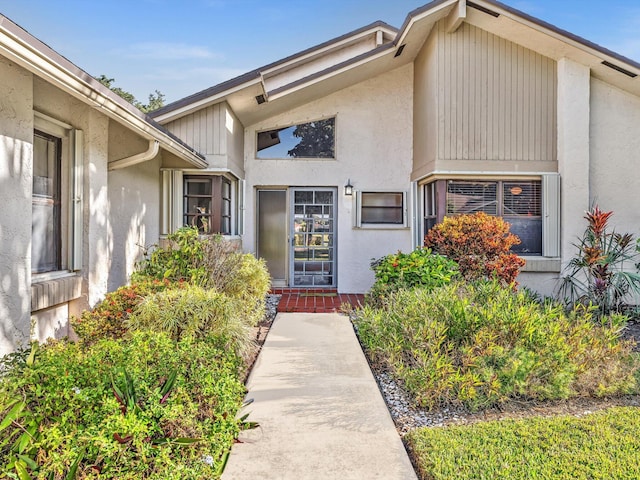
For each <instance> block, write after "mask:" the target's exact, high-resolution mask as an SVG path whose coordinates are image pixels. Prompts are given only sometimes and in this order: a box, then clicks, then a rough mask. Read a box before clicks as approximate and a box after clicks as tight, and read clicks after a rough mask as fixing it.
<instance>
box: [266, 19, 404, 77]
mask: <svg viewBox="0 0 640 480" xmlns="http://www.w3.org/2000/svg"><path fill="white" fill-rule="evenodd" d="M377 31H383V32H385V33H387V34H389V35H395V34H396V32H394V31H393V30H390V29H388V28H384V27H381V26H377V27H374V28H371V29H368V30H365V31H363V32H360V33H358V34H357V35H354V36H352V37H347V38H343V39H342V40H340V41H338V42H335V43H332V44H330V45H326V46H325V47H323V48H319V49H317V50H314V51H312V52H309V53H307V54H306V55H302V56H299V57H295V58H292V59H291V60H289V61H288V62H284V63H278V64H277V65H274V66H273V67H271V68H268V69H266V70H263V71H262V72H260V73H261V75H262V76H264V77H269V76H273V75H276V74H277V73H278V72H279V71H281V70H288V69H289V68H290V67H292V66H295V64H297V63H305V62H306V61H307V60H309V59H310V58H314V57H319V56H322V55H325V54H327V53H329V52H331V51H333V50H337V49H340V48H342V47H344V46H346V45H349V44H352V43H356V42H357V41H358V40H361V39H363V38H366V37H368V36H369V35H371V34H372V33H374V32H377Z"/></svg>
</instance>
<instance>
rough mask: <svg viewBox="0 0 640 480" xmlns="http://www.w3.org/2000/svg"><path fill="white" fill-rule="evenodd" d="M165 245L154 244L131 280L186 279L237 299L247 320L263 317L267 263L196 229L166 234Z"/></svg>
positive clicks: (269, 282) (221, 239)
mask: <svg viewBox="0 0 640 480" xmlns="http://www.w3.org/2000/svg"><path fill="white" fill-rule="evenodd" d="M167 238H168V240H169V245H168V246H167V247H164V248H162V247H156V249H155V250H154V251H153V252H152V253H151V255H148V256H147V258H146V260H145V261H144V262H142V264H141V269H140V270H139V271H138V272H136V273H135V274H134V275H133V276H132V278H133V280H141V279H147V280H148V279H155V280H162V279H166V278H168V279H171V280H172V281H177V280H185V281H188V282H189V283H191V284H193V285H199V286H202V287H205V288H213V289H215V290H217V291H218V292H221V293H225V294H227V295H229V296H232V297H235V298H240V299H241V300H243V301H244V302H245V305H244V309H245V313H246V316H247V318H248V319H249V323H251V324H256V323H257V322H258V321H260V320H261V319H262V317H263V316H264V299H265V296H266V295H267V293H269V289H270V287H271V280H270V276H269V272H268V270H267V266H266V263H265V262H264V260H262V259H256V258H255V257H254V256H253V255H251V254H248V253H247V254H243V253H241V252H238V251H237V250H236V247H235V246H234V245H233V244H232V243H230V242H227V241H225V240H224V239H223V238H222V237H221V236H220V235H213V236H206V237H199V236H198V230H197V228H192V227H185V228H182V229H179V230H177V231H176V232H175V233H174V234H172V235H169V236H168V237H167Z"/></svg>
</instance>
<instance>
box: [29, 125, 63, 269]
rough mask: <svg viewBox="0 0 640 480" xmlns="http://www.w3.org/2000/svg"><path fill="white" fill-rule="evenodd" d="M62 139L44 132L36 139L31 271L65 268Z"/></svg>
mask: <svg viewBox="0 0 640 480" xmlns="http://www.w3.org/2000/svg"><path fill="white" fill-rule="evenodd" d="M61 149H62V140H61V139H60V138H57V137H54V136H52V135H48V134H46V133H44V132H40V131H37V130H36V131H35V132H34V136H33V193H32V214H33V218H32V223H31V232H32V235H31V238H32V243H31V271H32V273H45V272H54V271H57V270H61V269H62V227H61V213H62V212H61V171H62V155H61Z"/></svg>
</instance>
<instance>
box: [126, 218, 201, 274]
mask: <svg viewBox="0 0 640 480" xmlns="http://www.w3.org/2000/svg"><path fill="white" fill-rule="evenodd" d="M204 244H205V242H204V241H203V240H202V239H200V234H199V232H198V229H197V228H196V227H183V228H180V229H178V230H176V231H175V232H174V233H172V234H170V235H167V246H166V247H160V246H158V245H156V246H155V248H154V249H153V251H152V252H151V253H150V254H149V253H148V252H145V259H144V260H143V261H142V262H141V263H140V264H139V265H138V270H137V271H136V272H135V273H134V274H133V275H132V276H131V281H132V282H134V283H136V282H139V281H143V280H147V279H156V280H164V279H167V280H171V281H173V282H178V281H180V280H182V281H187V282H191V283H200V282H202V281H203V279H204V278H205V277H206V272H205V270H204V268H203V267H202V261H203V257H204V255H205V253H204V249H205V247H204Z"/></svg>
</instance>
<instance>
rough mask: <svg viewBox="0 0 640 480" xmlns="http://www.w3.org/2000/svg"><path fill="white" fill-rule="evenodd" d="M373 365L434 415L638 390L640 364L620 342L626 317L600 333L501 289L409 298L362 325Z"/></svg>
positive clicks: (463, 287)
mask: <svg viewBox="0 0 640 480" xmlns="http://www.w3.org/2000/svg"><path fill="white" fill-rule="evenodd" d="M355 323H356V326H357V328H358V333H359V336H360V339H361V341H362V343H363V344H364V346H365V347H366V349H367V350H368V352H369V354H370V356H371V357H372V359H373V360H374V361H376V362H380V363H382V364H384V365H385V366H387V367H389V368H390V369H391V371H392V372H393V373H394V374H395V375H396V376H397V377H398V378H400V379H401V380H402V381H403V382H404V384H405V386H406V387H407V389H408V391H409V392H410V393H411V394H412V395H413V396H414V399H415V401H416V402H417V403H418V404H420V405H422V406H426V407H434V406H437V405H440V404H446V403H462V404H465V405H468V406H469V407H471V408H480V407H485V406H489V405H494V404H498V403H500V402H504V401H506V400H508V399H510V398H525V399H537V400H544V399H560V398H568V397H571V396H576V395H608V394H618V393H627V392H632V391H635V389H636V381H635V378H634V372H636V371H637V369H638V366H637V362H635V361H634V360H633V357H631V356H630V349H631V346H630V344H629V343H627V342H624V341H621V340H619V338H618V337H619V332H620V329H621V327H622V325H623V323H624V319H623V318H622V317H619V316H618V317H611V318H609V319H607V322H605V323H606V325H605V323H602V324H598V325H594V321H593V319H592V318H591V312H590V311H589V310H586V309H583V308H581V309H578V310H575V311H573V312H572V313H571V314H570V315H566V314H565V313H564V310H563V308H562V306H560V305H554V304H551V303H546V304H544V305H541V304H539V303H538V302H536V301H535V300H534V299H533V298H531V296H530V295H528V294H527V293H525V292H516V291H514V290H512V289H510V288H504V287H502V286H501V285H500V284H499V283H498V282H497V281H492V282H488V281H482V282H477V283H474V284H466V283H452V284H450V285H446V286H443V287H439V288H436V289H434V290H432V291H428V290H425V289H414V290H400V291H398V292H397V293H395V294H393V295H392V297H391V299H390V300H389V302H388V303H387V304H386V306H385V307H384V308H372V307H370V306H365V308H364V309H362V310H361V311H360V312H359V313H358V314H357V318H356V319H355Z"/></svg>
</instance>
